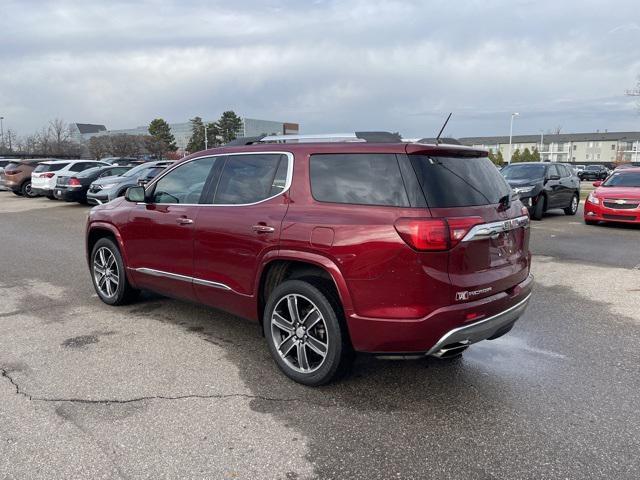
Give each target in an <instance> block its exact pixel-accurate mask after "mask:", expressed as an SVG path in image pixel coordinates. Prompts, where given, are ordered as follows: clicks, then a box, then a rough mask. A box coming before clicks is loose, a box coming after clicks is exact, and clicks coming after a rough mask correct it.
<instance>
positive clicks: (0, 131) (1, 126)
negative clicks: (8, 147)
mask: <svg viewBox="0 0 640 480" xmlns="http://www.w3.org/2000/svg"><path fill="white" fill-rule="evenodd" d="M3 120H4V117H0V137H1V138H2V140H0V145H2V149H3V150H4V124H3V123H2V121H3Z"/></svg>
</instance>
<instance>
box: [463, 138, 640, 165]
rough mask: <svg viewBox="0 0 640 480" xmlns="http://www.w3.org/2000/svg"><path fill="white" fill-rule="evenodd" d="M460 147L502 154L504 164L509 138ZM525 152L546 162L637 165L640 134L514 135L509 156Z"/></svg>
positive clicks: (468, 140)
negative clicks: (535, 151)
mask: <svg viewBox="0 0 640 480" xmlns="http://www.w3.org/2000/svg"><path fill="white" fill-rule="evenodd" d="M459 140H460V142H461V143H462V144H463V145H469V146H474V147H481V148H486V149H489V150H491V151H492V152H494V153H497V152H498V151H500V152H502V157H503V158H504V160H505V161H508V158H507V157H508V156H509V137H508V136H499V137H466V138H460V139H459ZM525 148H528V149H529V150H533V149H534V148H535V149H537V150H538V151H539V152H540V158H541V159H542V160H543V161H547V162H569V163H613V162H640V132H595V133H560V134H551V135H514V136H513V139H512V145H511V152H512V153H513V152H515V151H516V150H520V153H522V152H523V151H524V149H525Z"/></svg>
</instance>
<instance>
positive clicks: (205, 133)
mask: <svg viewBox="0 0 640 480" xmlns="http://www.w3.org/2000/svg"><path fill="white" fill-rule="evenodd" d="M202 126H203V127H204V149H205V150H207V147H208V146H209V142H207V124H206V123H203V124H202Z"/></svg>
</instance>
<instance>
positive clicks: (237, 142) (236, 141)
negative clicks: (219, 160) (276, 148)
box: [224, 135, 265, 147]
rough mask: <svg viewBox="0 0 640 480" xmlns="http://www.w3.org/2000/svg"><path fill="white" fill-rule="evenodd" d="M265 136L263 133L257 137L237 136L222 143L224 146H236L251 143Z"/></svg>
mask: <svg viewBox="0 0 640 480" xmlns="http://www.w3.org/2000/svg"><path fill="white" fill-rule="evenodd" d="M264 137H265V136H264V135H260V136H258V137H238V138H236V139H234V140H231V141H230V142H227V143H225V144H224V146H225V147H237V146H241V145H251V144H253V143H258V142H259V141H260V140H262V139H263V138H264Z"/></svg>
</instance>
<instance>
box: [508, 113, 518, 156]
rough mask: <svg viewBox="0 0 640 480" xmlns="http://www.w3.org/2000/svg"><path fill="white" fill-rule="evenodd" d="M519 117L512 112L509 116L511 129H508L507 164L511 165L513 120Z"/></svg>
mask: <svg viewBox="0 0 640 480" xmlns="http://www.w3.org/2000/svg"><path fill="white" fill-rule="evenodd" d="M518 115H520V114H519V113H518V112H514V113H512V114H511V128H510V129H509V161H508V162H507V163H509V164H511V141H512V140H513V119H514V118H515V117H517V116H518Z"/></svg>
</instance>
